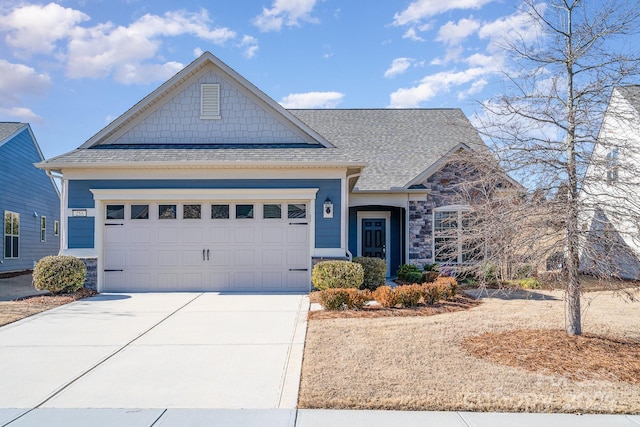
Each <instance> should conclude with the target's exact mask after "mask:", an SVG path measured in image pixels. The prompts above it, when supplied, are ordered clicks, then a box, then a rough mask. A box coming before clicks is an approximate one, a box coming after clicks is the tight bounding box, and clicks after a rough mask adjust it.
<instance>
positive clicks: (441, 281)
mask: <svg viewBox="0 0 640 427" xmlns="http://www.w3.org/2000/svg"><path fill="white" fill-rule="evenodd" d="M434 283H435V285H436V286H439V287H440V293H441V295H440V299H451V298H454V297H455V296H456V295H457V293H458V281H457V280H456V279H455V277H438V278H437V279H436V281H435V282H434Z"/></svg>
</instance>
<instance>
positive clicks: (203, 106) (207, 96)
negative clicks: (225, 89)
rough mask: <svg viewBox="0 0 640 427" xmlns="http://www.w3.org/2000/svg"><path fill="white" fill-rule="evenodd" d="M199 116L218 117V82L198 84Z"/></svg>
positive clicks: (208, 118)
mask: <svg viewBox="0 0 640 427" xmlns="http://www.w3.org/2000/svg"><path fill="white" fill-rule="evenodd" d="M200 118H201V119H207V120H211V119H219V118H220V85H219V84H218V83H204V84H201V85H200Z"/></svg>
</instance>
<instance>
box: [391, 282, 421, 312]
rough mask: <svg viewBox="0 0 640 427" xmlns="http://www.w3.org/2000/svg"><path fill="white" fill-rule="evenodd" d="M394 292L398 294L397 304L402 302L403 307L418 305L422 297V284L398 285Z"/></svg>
mask: <svg viewBox="0 0 640 427" xmlns="http://www.w3.org/2000/svg"><path fill="white" fill-rule="evenodd" d="M394 293H395V294H396V303H397V304H400V305H401V306H402V307H416V306H417V305H418V303H419V302H420V300H421V299H422V286H420V285H403V286H396V288H395V289H394Z"/></svg>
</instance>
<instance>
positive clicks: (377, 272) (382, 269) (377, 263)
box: [353, 256, 387, 291]
mask: <svg viewBox="0 0 640 427" xmlns="http://www.w3.org/2000/svg"><path fill="white" fill-rule="evenodd" d="M353 262H355V263H358V264H360V265H361V266H362V269H363V270H364V282H363V283H362V286H361V288H362V289H369V290H372V291H375V290H376V289H377V288H378V287H379V286H382V285H384V284H385V283H387V262H386V261H385V260H383V259H381V258H373V257H361V256H359V257H355V258H354V259H353Z"/></svg>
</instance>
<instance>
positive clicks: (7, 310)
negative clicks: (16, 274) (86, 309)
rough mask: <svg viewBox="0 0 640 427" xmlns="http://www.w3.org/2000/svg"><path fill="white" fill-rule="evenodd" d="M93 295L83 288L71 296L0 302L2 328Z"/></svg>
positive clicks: (92, 292) (0, 323)
mask: <svg viewBox="0 0 640 427" xmlns="http://www.w3.org/2000/svg"><path fill="white" fill-rule="evenodd" d="M93 295H96V292H95V291H92V290H90V289H85V288H83V289H80V290H79V291H77V292H74V293H70V294H61V295H39V296H35V297H28V298H23V299H19V300H15V301H0V326H3V325H6V324H9V323H12V322H16V321H18V320H20V319H24V318H25V317H29V316H32V315H34V314H37V313H41V312H43V311H47V310H50V309H52V308H55V307H59V306H61V305H64V304H68V303H70V302H73V301H77V300H79V299H82V298H87V297H90V296H93Z"/></svg>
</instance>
